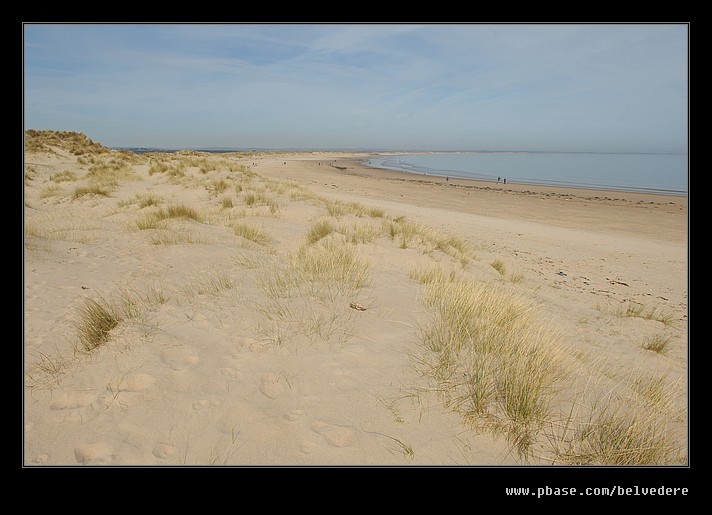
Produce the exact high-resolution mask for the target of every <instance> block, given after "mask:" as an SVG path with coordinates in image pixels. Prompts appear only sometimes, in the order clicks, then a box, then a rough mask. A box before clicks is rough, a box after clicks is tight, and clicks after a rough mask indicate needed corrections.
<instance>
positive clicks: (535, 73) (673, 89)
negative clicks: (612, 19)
mask: <svg viewBox="0 0 712 515" xmlns="http://www.w3.org/2000/svg"><path fill="white" fill-rule="evenodd" d="M23 59H24V64H23V67H24V73H23V96H24V99H23V100H24V127H25V129H52V130H72V131H80V132H83V133H85V134H86V135H87V136H89V137H90V138H92V139H93V140H95V141H98V142H100V143H102V144H104V145H106V146H109V147H159V148H207V147H230V148H260V149H368V150H384V149H389V150H548V151H577V152H675V153H686V152H687V149H688V126H689V123H688V122H689V69H688V67H689V25H687V24H685V23H670V24H659V23H658V24H580V23H577V24H441V23H438V24H420V25H415V24H346V23H342V24H290V23H286V24H32V23H28V24H25V25H23Z"/></svg>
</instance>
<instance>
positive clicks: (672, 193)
mask: <svg viewBox="0 0 712 515" xmlns="http://www.w3.org/2000/svg"><path fill="white" fill-rule="evenodd" d="M367 160H368V159H365V160H363V161H361V162H360V163H359V164H360V165H362V166H364V167H366V168H373V169H377V170H384V171H389V172H398V173H404V174H408V175H412V176H415V177H421V178H422V177H437V178H440V179H445V180H446V181H448V180H456V181H467V182H468V183H473V184H474V185H476V186H479V187H486V186H484V185H491V184H495V185H496V186H502V187H503V188H506V187H507V186H514V185H518V186H522V187H524V186H525V187H529V188H553V189H556V190H559V189H561V190H583V191H592V192H603V193H639V194H643V195H659V196H665V197H687V196H688V195H689V192H687V191H681V190H662V189H655V188H648V189H641V188H638V189H636V188H623V187H615V186H610V187H607V186H602V185H586V184H575V183H566V182H559V183H556V184H554V183H547V182H543V181H542V182H537V181H511V180H510V182H508V183H503V182H501V181H492V180H486V179H478V178H474V177H463V176H460V175H454V174H452V175H449V174H442V173H438V172H415V171H407V170H401V169H398V168H387V167H383V166H375V165H370V164H368V163H367V162H366V161H367Z"/></svg>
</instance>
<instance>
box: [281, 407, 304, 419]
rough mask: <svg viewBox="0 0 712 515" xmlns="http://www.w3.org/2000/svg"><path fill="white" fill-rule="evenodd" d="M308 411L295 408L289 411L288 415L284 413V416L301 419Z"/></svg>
mask: <svg viewBox="0 0 712 515" xmlns="http://www.w3.org/2000/svg"><path fill="white" fill-rule="evenodd" d="M306 413H307V412H306V411H304V410H303V409H294V410H292V411H290V412H289V413H287V414H286V415H284V418H286V419H287V420H291V421H294V420H299V419H300V418H302V417H304V415H306Z"/></svg>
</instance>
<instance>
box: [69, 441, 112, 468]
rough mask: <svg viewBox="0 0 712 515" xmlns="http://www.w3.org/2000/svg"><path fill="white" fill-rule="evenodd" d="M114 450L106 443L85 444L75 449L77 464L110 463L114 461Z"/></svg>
mask: <svg viewBox="0 0 712 515" xmlns="http://www.w3.org/2000/svg"><path fill="white" fill-rule="evenodd" d="M111 455H112V449H111V447H110V446H109V444H107V443H104V442H96V443H85V444H82V445H80V446H79V447H77V448H76V449H74V457H75V458H76V460H77V463H81V464H84V465H86V464H90V463H97V464H99V463H110V462H111V459H112V456H111Z"/></svg>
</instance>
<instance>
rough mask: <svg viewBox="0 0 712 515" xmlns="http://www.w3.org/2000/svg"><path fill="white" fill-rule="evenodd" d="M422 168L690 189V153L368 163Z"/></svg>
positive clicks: (469, 155) (433, 156) (654, 189)
mask: <svg viewBox="0 0 712 515" xmlns="http://www.w3.org/2000/svg"><path fill="white" fill-rule="evenodd" d="M366 164H367V165H369V166H373V167H376V168H387V169H391V170H400V171H405V172H412V173H417V174H428V175H438V176H448V177H459V178H466V179H478V180H486V181H494V182H496V181H497V178H498V177H500V178H502V179H505V178H506V179H507V181H508V182H514V183H526V184H548V185H552V186H568V187H577V188H595V189H605V190H622V191H641V192H647V193H659V194H673V195H686V194H687V193H688V177H689V170H688V156H687V155H681V154H599V153H564V152H562V153H559V152H552V153H549V152H458V153H450V152H433V153H422V154H399V155H385V156H377V157H374V158H371V159H370V160H369V161H368V162H367V163H366Z"/></svg>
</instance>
